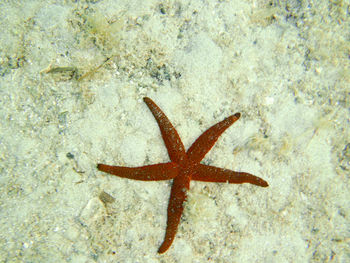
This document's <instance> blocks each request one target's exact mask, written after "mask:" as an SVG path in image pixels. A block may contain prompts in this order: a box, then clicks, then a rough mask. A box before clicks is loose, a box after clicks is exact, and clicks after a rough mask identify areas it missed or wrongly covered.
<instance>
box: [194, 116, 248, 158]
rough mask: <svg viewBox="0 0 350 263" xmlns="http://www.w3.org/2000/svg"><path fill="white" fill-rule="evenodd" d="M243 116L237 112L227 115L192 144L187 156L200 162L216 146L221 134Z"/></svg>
mask: <svg viewBox="0 0 350 263" xmlns="http://www.w3.org/2000/svg"><path fill="white" fill-rule="evenodd" d="M240 116H241V114H240V113H236V114H234V115H231V116H230V117H227V118H226V119H224V120H223V121H221V122H218V123H217V124H215V125H213V126H211V127H210V128H209V129H208V130H206V131H205V132H203V133H202V135H201V136H199V137H198V139H197V140H196V141H195V142H194V143H193V144H192V145H191V147H190V148H189V149H188V151H187V156H188V158H189V159H190V160H191V161H194V162H200V161H201V160H202V159H203V158H204V156H205V155H206V154H207V152H209V150H210V149H211V148H212V147H213V146H214V144H215V142H216V141H217V139H218V138H219V137H220V135H221V134H222V133H223V132H224V131H225V130H226V129H227V128H228V127H230V126H231V125H232V124H233V123H234V122H235V121H237V120H238V119H239V117H240Z"/></svg>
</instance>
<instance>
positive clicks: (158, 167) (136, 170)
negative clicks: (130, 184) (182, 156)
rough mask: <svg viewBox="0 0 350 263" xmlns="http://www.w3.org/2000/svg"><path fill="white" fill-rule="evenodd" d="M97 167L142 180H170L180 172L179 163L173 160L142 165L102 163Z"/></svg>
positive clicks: (107, 171) (124, 176)
mask: <svg viewBox="0 0 350 263" xmlns="http://www.w3.org/2000/svg"><path fill="white" fill-rule="evenodd" d="M97 169H99V170H100V171H102V172H105V173H109V174H113V175H116V176H119V177H123V178H128V179H133V180H140V181H160V180H170V179H173V178H175V177H176V176H177V174H178V172H179V169H178V165H177V164H175V163H172V162H170V163H160V164H153V165H146V166H141V167H124V166H110V165H107V164H101V163H100V164H98V165H97Z"/></svg>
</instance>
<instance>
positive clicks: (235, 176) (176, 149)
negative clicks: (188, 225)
mask: <svg viewBox="0 0 350 263" xmlns="http://www.w3.org/2000/svg"><path fill="white" fill-rule="evenodd" d="M143 100H144V102H145V103H146V104H147V106H148V108H149V109H150V110H151V112H152V114H153V116H154V118H155V119H156V121H157V123H158V126H159V129H160V132H161V134H162V137H163V140H164V143H165V146H166V148H167V150H168V154H169V157H170V160H171V161H170V162H167V163H159V164H153V165H146V166H141V167H123V166H110V165H106V164H98V165H97V168H98V169H99V170H100V171H103V172H106V173H109V174H113V175H117V176H119V177H124V178H128V179H133V180H141V181H160V180H170V179H173V184H172V188H171V194H170V199H169V205H168V219H167V227H166V232H165V237H164V241H163V243H162V244H161V246H160V247H159V249H158V253H160V254H161V253H164V252H165V251H167V250H168V248H169V247H170V246H171V244H172V243H173V240H174V238H175V234H176V232H177V227H178V225H179V222H180V218H181V215H182V212H183V209H184V202H185V201H186V198H187V191H188V190H189V188H190V181H191V180H195V181H202V182H218V183H225V182H228V183H232V184H242V183H251V184H254V185H257V186H262V187H267V186H268V183H267V182H266V181H265V180H263V179H261V178H259V177H257V176H254V175H252V174H249V173H244V172H234V171H231V170H228V169H223V168H218V167H214V166H210V165H205V164H202V163H200V161H201V160H202V159H203V158H204V156H205V155H206V154H207V152H209V150H210V149H211V148H212V147H213V146H214V144H215V142H216V141H217V139H218V138H219V136H220V135H221V134H222V133H223V132H224V131H225V130H226V129H227V128H228V127H230V126H231V125H232V124H233V123H234V122H235V121H237V120H238V119H239V117H240V116H241V114H240V113H235V114H233V115H231V116H229V117H227V118H226V119H224V120H223V121H221V122H218V123H217V124H215V125H213V126H212V127H210V128H209V129H208V130H206V131H205V132H204V133H202V135H201V136H199V137H198V138H197V140H196V141H195V142H194V143H193V144H192V145H191V147H190V148H189V149H188V150H187V151H186V150H185V147H184V145H183V143H182V141H181V139H180V136H179V134H178V133H177V131H176V129H175V128H174V126H173V125H172V124H171V122H170V121H169V119H168V118H167V116H166V115H165V114H164V113H163V111H162V110H161V109H160V108H159V107H158V106H157V105H156V104H155V103H154V102H153V101H152V100H151V99H150V98H147V97H145V98H144V99H143Z"/></svg>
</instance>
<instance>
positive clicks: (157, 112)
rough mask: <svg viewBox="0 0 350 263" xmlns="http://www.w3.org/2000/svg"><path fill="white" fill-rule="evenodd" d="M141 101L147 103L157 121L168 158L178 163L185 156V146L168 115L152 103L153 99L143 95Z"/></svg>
mask: <svg viewBox="0 0 350 263" xmlns="http://www.w3.org/2000/svg"><path fill="white" fill-rule="evenodd" d="M143 101H144V102H145V103H146V104H147V106H148V108H149V109H150V110H151V112H152V114H153V116H154V118H155V119H156V121H157V123H158V126H159V129H160V132H161V134H162V137H163V140H164V144H165V146H166V148H167V150H168V154H169V157H170V160H171V161H173V162H176V163H179V162H180V161H181V160H183V159H184V158H186V151H185V147H184V145H183V143H182V141H181V139H180V136H179V134H178V133H177V131H176V129H175V128H174V126H173V125H172V124H171V122H170V121H169V119H168V117H167V116H166V115H165V114H164V112H163V111H162V110H161V109H160V108H159V107H158V106H157V104H155V103H154V101H153V100H151V99H150V98H148V97H144V98H143Z"/></svg>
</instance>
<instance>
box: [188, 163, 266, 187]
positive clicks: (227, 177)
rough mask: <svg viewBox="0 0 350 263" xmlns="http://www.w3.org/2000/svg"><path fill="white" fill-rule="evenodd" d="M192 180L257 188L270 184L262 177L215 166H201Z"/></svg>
mask: <svg viewBox="0 0 350 263" xmlns="http://www.w3.org/2000/svg"><path fill="white" fill-rule="evenodd" d="M191 179H192V180H196V181H203V182H217V183H226V182H229V183H230V184H243V183H250V184H255V185H257V186H262V187H267V186H269V184H268V183H267V182H266V181H265V180H263V179H261V178H260V177H257V176H254V175H252V174H249V173H243V172H242V173H241V172H234V171H231V170H228V169H222V168H218V167H215V166H209V165H205V164H199V165H198V167H197V170H196V172H195V173H194V174H193V175H192V178H191Z"/></svg>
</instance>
